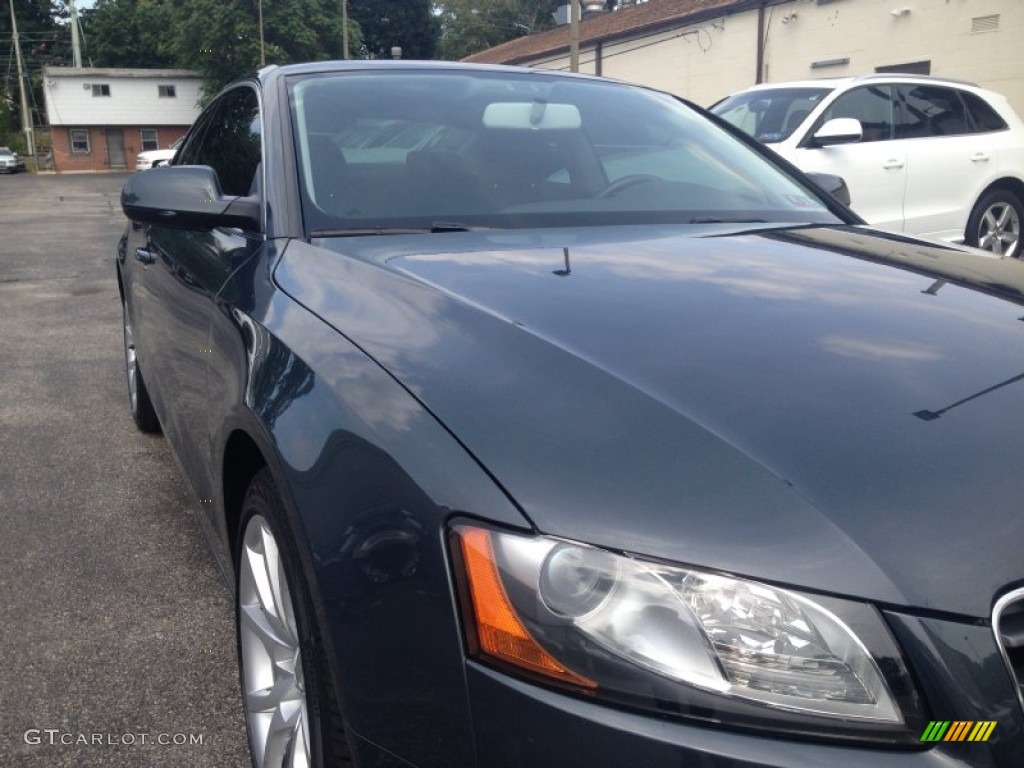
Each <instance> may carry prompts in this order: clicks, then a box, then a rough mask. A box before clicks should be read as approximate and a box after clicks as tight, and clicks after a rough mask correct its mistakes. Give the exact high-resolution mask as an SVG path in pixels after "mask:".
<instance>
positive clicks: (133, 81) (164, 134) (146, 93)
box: [43, 67, 202, 171]
mask: <svg viewBox="0 0 1024 768" xmlns="http://www.w3.org/2000/svg"><path fill="white" fill-rule="evenodd" d="M201 85H202V79H201V78H200V76H199V75H198V74H197V73H195V72H191V71H189V70H184V69H91V68H74V67H46V68H44V70H43V92H44V93H45V94H46V115H47V119H48V120H49V123H50V136H51V140H52V142H53V163H54V169H55V170H57V171H102V170H111V169H126V170H131V169H134V168H135V156H136V155H137V154H138V153H139V152H141V151H143V150H149V149H158V148H161V147H167V146H168V145H170V144H171V143H172V142H174V141H175V140H176V139H178V138H179V137H181V136H183V135H184V134H185V131H187V130H188V127H189V126H190V125H191V124H192V121H193V120H195V119H196V117H197V116H198V115H199V98H200V86H201Z"/></svg>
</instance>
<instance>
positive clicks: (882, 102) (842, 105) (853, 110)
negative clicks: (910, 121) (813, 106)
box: [814, 85, 893, 142]
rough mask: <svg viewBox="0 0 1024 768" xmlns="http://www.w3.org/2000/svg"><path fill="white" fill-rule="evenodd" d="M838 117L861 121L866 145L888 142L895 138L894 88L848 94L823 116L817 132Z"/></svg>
mask: <svg viewBox="0 0 1024 768" xmlns="http://www.w3.org/2000/svg"><path fill="white" fill-rule="evenodd" d="M836 117H852V118H855V119H856V120H859V121H860V125H861V128H862V129H863V131H864V138H863V139H861V141H862V142H867V141H887V140H889V139H891V138H892V126H893V108H892V87H891V86H888V85H869V86H864V87H862V88H854V89H853V90H851V91H848V92H847V93H844V94H843V95H842V96H840V97H839V98H838V99H836V100H835V101H834V102H832V104H830V105H829V107H828V109H826V110H825V113H824V114H823V115H822V116H821V120H820V121H819V123H818V125H817V126H816V127H815V128H814V130H817V129H818V128H820V127H821V126H822V125H823V124H824V123H825V122H827V121H828V120H832V119H833V118H836Z"/></svg>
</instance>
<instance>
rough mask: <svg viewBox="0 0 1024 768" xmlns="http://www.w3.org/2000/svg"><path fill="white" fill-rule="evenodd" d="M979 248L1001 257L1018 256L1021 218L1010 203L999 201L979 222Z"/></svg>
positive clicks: (991, 206)
mask: <svg viewBox="0 0 1024 768" xmlns="http://www.w3.org/2000/svg"><path fill="white" fill-rule="evenodd" d="M978 247H979V248H983V249H984V250H986V251H992V252H993V253H997V254H999V255H1001V256H1017V255H1018V254H1017V250H1018V248H1019V247H1020V217H1019V216H1018V215H1017V211H1016V210H1015V209H1014V207H1013V206H1012V205H1010V204H1009V203H1008V202H1005V201H1003V200H998V201H996V202H994V203H993V204H992V205H990V206H989V207H988V209H986V211H985V213H983V214H982V216H981V220H980V221H979V222H978Z"/></svg>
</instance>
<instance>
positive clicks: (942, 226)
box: [896, 83, 999, 239]
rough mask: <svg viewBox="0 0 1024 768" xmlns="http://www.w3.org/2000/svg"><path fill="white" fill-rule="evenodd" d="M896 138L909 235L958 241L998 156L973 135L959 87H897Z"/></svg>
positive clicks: (983, 141)
mask: <svg viewBox="0 0 1024 768" xmlns="http://www.w3.org/2000/svg"><path fill="white" fill-rule="evenodd" d="M896 118H897V119H896V140H897V143H900V144H902V145H903V146H904V148H905V150H904V151H905V152H906V154H907V168H908V174H907V191H906V198H905V202H904V205H903V214H904V218H905V220H906V224H905V231H907V232H909V233H911V234H916V235H928V236H932V237H940V238H948V239H958V238H962V237H963V235H964V229H965V228H966V225H967V216H968V215H969V214H970V210H971V206H972V205H973V204H974V201H975V200H976V199H977V197H978V195H979V194H980V193H981V190H982V189H984V188H985V185H986V184H987V183H988V181H989V180H990V179H991V178H992V177H993V174H995V173H996V169H997V168H998V164H999V158H998V153H997V151H996V149H995V147H993V146H991V141H988V142H986V139H985V137H984V136H982V135H979V134H975V133H972V129H971V124H970V122H969V120H968V116H967V111H966V108H965V104H964V101H963V99H961V98H960V94H959V92H958V91H957V89H955V88H949V87H944V86H938V85H930V84H925V85H921V84H916V83H905V84H902V85H898V86H896Z"/></svg>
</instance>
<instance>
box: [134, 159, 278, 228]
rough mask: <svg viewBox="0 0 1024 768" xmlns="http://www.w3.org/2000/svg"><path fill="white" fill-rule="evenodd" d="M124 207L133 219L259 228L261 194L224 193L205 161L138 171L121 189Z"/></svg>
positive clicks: (161, 223) (166, 224)
mask: <svg viewBox="0 0 1024 768" xmlns="http://www.w3.org/2000/svg"><path fill="white" fill-rule="evenodd" d="M121 209H122V210H123V211H124V215H125V216H127V217H128V218H129V219H131V220H132V221H137V222H140V223H143V224H156V225H158V226H162V227H173V228H175V229H198V230H209V229H213V228H214V227H238V228H239V229H249V230H259V228H260V203H259V198H257V197H238V196H234V195H227V196H225V195H224V194H223V193H221V191H220V184H219V182H218V181H217V174H216V173H215V172H214V170H213V169H212V168H210V167H209V166H206V165H173V166H168V167H165V168H154V169H152V170H148V171H142V172H141V173H137V174H135V175H134V176H132V177H131V178H130V179H129V180H128V181H127V182H126V183H125V185H124V188H123V189H122V190H121Z"/></svg>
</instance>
